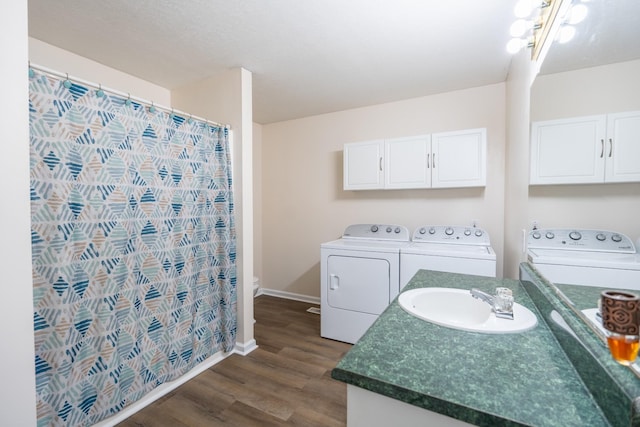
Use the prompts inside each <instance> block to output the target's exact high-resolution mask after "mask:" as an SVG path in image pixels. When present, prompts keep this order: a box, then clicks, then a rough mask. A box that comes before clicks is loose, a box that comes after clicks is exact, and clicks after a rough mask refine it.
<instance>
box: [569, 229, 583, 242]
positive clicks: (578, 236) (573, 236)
mask: <svg viewBox="0 0 640 427" xmlns="http://www.w3.org/2000/svg"><path fill="white" fill-rule="evenodd" d="M569 238H570V239H571V240H580V239H582V234H580V232H578V231H572V232H571V233H569Z"/></svg>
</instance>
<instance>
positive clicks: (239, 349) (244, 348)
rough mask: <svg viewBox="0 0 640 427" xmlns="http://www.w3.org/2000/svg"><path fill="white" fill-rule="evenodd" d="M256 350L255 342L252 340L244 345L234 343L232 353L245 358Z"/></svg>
mask: <svg viewBox="0 0 640 427" xmlns="http://www.w3.org/2000/svg"><path fill="white" fill-rule="evenodd" d="M256 348H258V344H256V340H254V339H252V340H250V341H247V342H245V343H239V342H236V348H235V349H234V351H233V352H234V353H237V354H239V355H240V356H246V355H247V354H249V353H251V352H252V351H253V350H255V349H256Z"/></svg>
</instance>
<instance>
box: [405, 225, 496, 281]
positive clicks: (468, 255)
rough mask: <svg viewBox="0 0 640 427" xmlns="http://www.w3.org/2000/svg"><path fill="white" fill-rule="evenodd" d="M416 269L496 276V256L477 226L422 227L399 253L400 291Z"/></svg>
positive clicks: (484, 232)
mask: <svg viewBox="0 0 640 427" xmlns="http://www.w3.org/2000/svg"><path fill="white" fill-rule="evenodd" d="M418 270H434V271H444V272H448V273H462V274H474V275H477V276H486V277H496V253H495V251H494V250H493V248H492V247H491V239H490V238H489V234H488V233H487V232H486V231H485V230H483V229H482V228H479V227H473V226H471V227H466V226H453V225H425V226H422V227H419V228H417V229H416V230H415V231H414V233H413V236H412V238H411V244H410V245H408V246H406V247H404V248H402V250H401V254H400V289H402V288H403V287H404V286H405V285H406V284H407V283H409V281H410V280H411V278H413V276H414V275H415V274H416V273H417V272H418Z"/></svg>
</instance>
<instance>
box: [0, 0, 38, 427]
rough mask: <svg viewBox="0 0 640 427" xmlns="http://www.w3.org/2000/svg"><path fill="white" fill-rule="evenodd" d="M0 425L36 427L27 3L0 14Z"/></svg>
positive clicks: (9, 6)
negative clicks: (0, 235) (0, 276)
mask: <svg viewBox="0 0 640 427" xmlns="http://www.w3.org/2000/svg"><path fill="white" fill-rule="evenodd" d="M0 51H2V55H3V58H2V77H3V81H4V85H3V90H2V103H0V141H2V155H1V156H0V200H2V205H1V206H2V209H0V223H1V224H2V225H3V227H2V239H0V271H2V280H1V281H0V288H1V289H2V299H1V301H2V302H1V303H0V343H2V356H0V424H2V425H6V426H16V427H23V426H25V427H26V426H35V425H36V395H35V367H34V357H35V356H34V349H33V336H34V335H33V292H32V288H33V286H32V281H31V239H30V234H31V232H30V218H31V212H30V205H29V105H28V102H29V86H28V77H27V60H28V44H27V2H26V1H24V2H23V1H18V2H6V3H5V4H3V7H2V14H0Z"/></svg>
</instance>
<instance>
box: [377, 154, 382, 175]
mask: <svg viewBox="0 0 640 427" xmlns="http://www.w3.org/2000/svg"><path fill="white" fill-rule="evenodd" d="M378 163H379V164H380V172H382V157H380V161H379V162H378Z"/></svg>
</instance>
